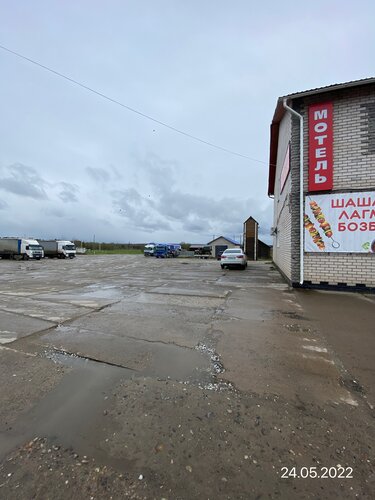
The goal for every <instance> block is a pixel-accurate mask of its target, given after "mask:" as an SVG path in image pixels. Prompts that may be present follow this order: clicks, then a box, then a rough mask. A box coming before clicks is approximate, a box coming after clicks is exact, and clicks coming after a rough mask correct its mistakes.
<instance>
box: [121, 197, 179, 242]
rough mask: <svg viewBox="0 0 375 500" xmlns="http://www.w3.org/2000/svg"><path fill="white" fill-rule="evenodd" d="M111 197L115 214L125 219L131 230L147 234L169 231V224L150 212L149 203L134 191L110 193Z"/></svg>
mask: <svg viewBox="0 0 375 500" xmlns="http://www.w3.org/2000/svg"><path fill="white" fill-rule="evenodd" d="M112 196H113V197H114V200H113V206H114V207H115V210H116V212H118V214H119V215H120V216H121V217H123V218H125V219H126V220H127V222H128V223H129V225H130V226H132V227H133V228H137V229H140V230H141V231H148V232H155V231H159V230H166V231H170V230H171V226H170V225H169V223H168V222H167V221H165V220H161V219H160V217H158V215H157V214H155V213H154V211H152V210H151V207H150V203H149V201H148V200H147V199H144V198H143V197H142V196H141V195H140V194H139V193H138V191H137V190H136V189H134V188H131V189H127V190H125V191H114V192H112Z"/></svg>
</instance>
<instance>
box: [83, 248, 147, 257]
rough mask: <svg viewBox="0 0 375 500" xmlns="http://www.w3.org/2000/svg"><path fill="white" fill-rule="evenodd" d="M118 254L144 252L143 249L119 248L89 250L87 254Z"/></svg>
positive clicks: (138, 253) (139, 253)
mask: <svg viewBox="0 0 375 500" xmlns="http://www.w3.org/2000/svg"><path fill="white" fill-rule="evenodd" d="M117 254H125V255H141V254H143V251H142V250H136V249H129V250H125V249H122V248H119V249H117V250H89V249H88V250H87V251H86V255H117Z"/></svg>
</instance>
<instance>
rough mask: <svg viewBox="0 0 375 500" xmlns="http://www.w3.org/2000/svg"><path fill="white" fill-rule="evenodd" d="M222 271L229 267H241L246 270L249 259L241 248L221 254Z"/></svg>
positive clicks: (228, 249)
mask: <svg viewBox="0 0 375 500" xmlns="http://www.w3.org/2000/svg"><path fill="white" fill-rule="evenodd" d="M220 265H221V269H224V267H227V268H228V269H229V268H230V267H241V269H245V268H246V267H247V257H246V255H245V254H244V253H243V251H242V250H241V248H227V249H226V250H224V252H223V253H222V254H221V257H220Z"/></svg>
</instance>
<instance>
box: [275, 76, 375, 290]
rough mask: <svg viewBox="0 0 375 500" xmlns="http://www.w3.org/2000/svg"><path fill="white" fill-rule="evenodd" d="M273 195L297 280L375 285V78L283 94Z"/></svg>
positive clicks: (279, 234)
mask: <svg viewBox="0 0 375 500" xmlns="http://www.w3.org/2000/svg"><path fill="white" fill-rule="evenodd" d="M268 195H269V196H271V197H274V222H273V228H272V233H273V260H274V262H275V264H276V265H277V267H278V268H279V269H280V271H281V272H282V273H283V274H284V276H285V277H286V278H287V279H288V281H289V282H290V283H291V284H292V285H293V286H304V287H321V288H330V287H335V288H337V287H339V288H344V289H348V290H349V289H371V290H372V291H375V78H369V79H365V80H358V81H353V82H348V83H343V84H337V85H331V86H329V87H323V88H318V89H314V90H308V91H305V92H300V93H296V94H291V95H288V96H285V97H280V98H279V99H278V102H277V106H276V110H275V113H274V117H273V120H272V124H271V139H270V165H269V185H268Z"/></svg>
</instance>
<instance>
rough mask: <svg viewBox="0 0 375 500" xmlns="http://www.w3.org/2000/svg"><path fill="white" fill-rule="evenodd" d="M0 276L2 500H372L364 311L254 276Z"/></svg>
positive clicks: (256, 269)
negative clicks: (269, 499) (33, 499)
mask: <svg viewBox="0 0 375 500" xmlns="http://www.w3.org/2000/svg"><path fill="white" fill-rule="evenodd" d="M0 267H1V270H2V272H1V274H0V380H1V385H0V402H1V404H0V498H4V499H32V498H35V499H51V500H52V499H123V498H134V499H160V500H162V499H168V500H172V499H189V500H191V499H207V500H209V499H261V498H281V499H284V498H286V499H293V498H296V499H304V498H314V499H315V498H319V499H320V498H321V499H327V498H328V499H330V498H337V499H342V498H365V499H367V498H368V499H370V498H374V496H375V471H374V458H375V457H374V450H375V427H374V423H375V420H374V417H375V409H374V407H375V389H374V382H375V365H374V363H373V353H374V352H375V335H374V327H373V325H374V320H375V307H374V305H375V297H374V296H371V295H359V294H346V293H333V292H318V291H304V290H293V289H290V288H289V287H288V286H287V285H286V284H285V283H284V281H283V280H282V278H281V277H280V275H279V274H278V272H277V271H276V270H275V269H274V268H273V266H272V264H271V263H270V262H255V263H253V262H249V266H248V269H247V270H246V271H241V270H224V271H223V270H221V269H220V265H219V263H218V262H217V261H214V260H212V261H211V260H194V259H180V258H179V259H167V260H158V259H153V258H144V257H143V256H136V255H133V256H125V255H122V256H80V257H78V258H76V259H75V260H69V261H60V260H47V259H45V260H44V261H40V262H30V261H29V262H7V261H0Z"/></svg>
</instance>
